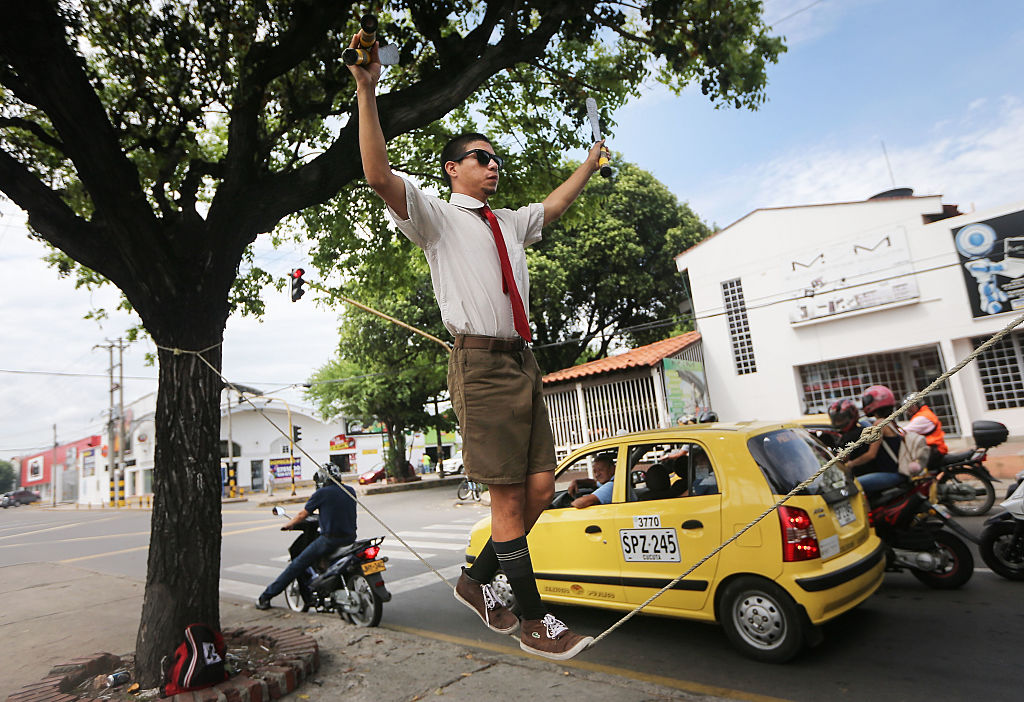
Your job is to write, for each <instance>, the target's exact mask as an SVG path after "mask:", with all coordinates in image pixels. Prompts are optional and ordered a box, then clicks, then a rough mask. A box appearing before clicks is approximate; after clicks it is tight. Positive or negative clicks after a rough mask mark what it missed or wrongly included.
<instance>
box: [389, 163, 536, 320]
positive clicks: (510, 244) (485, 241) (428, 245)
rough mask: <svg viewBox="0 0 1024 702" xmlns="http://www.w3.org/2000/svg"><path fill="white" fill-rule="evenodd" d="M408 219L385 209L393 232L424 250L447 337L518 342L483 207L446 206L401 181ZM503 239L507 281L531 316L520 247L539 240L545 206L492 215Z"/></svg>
mask: <svg viewBox="0 0 1024 702" xmlns="http://www.w3.org/2000/svg"><path fill="white" fill-rule="evenodd" d="M405 201H406V206H407V208H408V212H409V218H408V219H401V218H399V216H398V215H397V214H396V213H395V211H394V210H392V209H391V208H390V207H389V208H388V214H390V215H391V218H392V219H393V220H394V221H395V224H396V225H397V226H398V229H399V230H400V231H401V232H402V233H403V234H405V236H406V237H408V238H409V240H410V241H412V243H414V244H416V245H417V246H419V247H420V248H421V249H423V253H424V255H425V256H426V258H427V263H428V264H429V265H430V279H431V282H432V283H433V286H434V296H435V297H436V298H437V304H438V306H439V307H440V308H441V320H442V321H443V322H444V325H445V327H447V328H448V331H450V332H451V333H452V334H481V335H484V336H497V337H506V338H511V337H515V336H518V335H517V334H516V330H515V326H514V325H513V323H512V303H511V301H510V300H509V296H508V295H506V294H505V293H503V292H502V284H501V264H500V263H499V262H498V248H497V246H496V245H495V243H494V234H493V233H492V232H491V227H490V225H489V224H488V223H487V221H486V220H485V219H484V218H483V216H482V213H481V211H480V208H481V207H483V206H484V203H482V202H480V201H479V200H477V199H476V198H472V197H470V196H468V195H463V194H462V193H452V196H451V200H450V201H449V202H445V201H444V200H441V199H439V198H437V197H434V196H433V195H429V194H427V193H424V192H423V191H421V190H420V189H419V188H417V187H416V186H415V185H413V184H412V183H410V182H409V181H405ZM494 216H495V217H496V218H497V219H498V225H499V226H500V227H501V234H502V236H503V237H504V239H505V248H506V249H507V250H508V258H509V263H511V264H512V275H513V276H514V277H515V280H516V286H517V287H518V288H519V296H520V297H521V298H522V299H523V305H524V306H525V307H526V315H527V319H529V315H530V274H529V272H528V271H527V268H526V250H525V247H527V246H530V245H531V244H535V243H536V242H538V241H540V239H541V228H542V227H543V226H544V205H543V204H542V203H539V202H535V203H532V204H530V205H526V206H524V207H520V208H519V209H518V210H508V209H498V210H494Z"/></svg>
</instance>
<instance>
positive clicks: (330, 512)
mask: <svg viewBox="0 0 1024 702" xmlns="http://www.w3.org/2000/svg"><path fill="white" fill-rule="evenodd" d="M328 476H329V477H328ZM331 478H334V480H337V481H338V483H340V482H341V473H340V472H339V471H338V468H337V466H335V465H334V464H332V463H329V464H327V465H325V466H324V467H323V468H321V469H320V470H319V471H317V475H316V478H315V480H316V484H317V485H318V486H321V485H322V487H318V489H317V490H316V492H314V493H313V495H312V496H311V497H310V498H309V500H308V501H307V502H306V506H305V507H304V508H302V509H301V510H299V513H298V514H296V515H295V516H294V517H292V518H291V519H290V520H289V521H288V523H287V524H285V525H284V526H283V527H281V531H288V530H290V529H294V528H295V527H297V526H298V525H299V524H301V523H302V522H303V521H305V519H306V517H308V516H309V515H310V514H312V513H313V512H315V511H316V510H318V509H319V510H320V536H318V537H317V538H316V539H314V540H313V543H311V544H310V545H309V546H307V547H306V548H305V549H304V550H303V551H302V553H300V554H299V556H298V558H295V559H293V560H292V562H291V563H289V564H288V567H287V568H285V569H284V570H283V571H282V572H281V574H280V575H279V576H277V580H275V581H274V582H272V583H270V584H269V585H267V589H266V590H264V591H263V594H261V595H260V597H259V599H258V600H257V601H256V609H270V600H271V598H273V597H275V596H277V595H279V594H281V593H282V592H284V589H285V588H286V587H288V585H289V584H290V583H291V582H292V581H293V580H295V579H296V578H298V579H299V584H300V586H301V588H302V592H303V597H305V596H306V592H307V590H308V588H307V585H306V583H307V582H308V579H309V567H310V566H311V565H313V564H314V563H316V561H317V560H319V559H320V558H322V557H324V556H326V555H327V554H329V553H331V552H332V551H334V550H335V549H338V548H340V547H341V546H347V545H349V544H350V543H352V542H353V541H355V540H356V493H355V491H354V490H353V489H352V488H351V487H350V486H348V485H346V486H344V488H342V487H340V486H339V485H338V484H337V483H335V482H334V480H331Z"/></svg>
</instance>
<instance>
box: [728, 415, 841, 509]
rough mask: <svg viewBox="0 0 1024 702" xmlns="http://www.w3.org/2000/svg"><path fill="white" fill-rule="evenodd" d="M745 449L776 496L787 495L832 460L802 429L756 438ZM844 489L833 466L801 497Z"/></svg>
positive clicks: (839, 475)
mask: <svg viewBox="0 0 1024 702" xmlns="http://www.w3.org/2000/svg"><path fill="white" fill-rule="evenodd" d="M747 448H748V449H750V454H751V455H752V456H753V457H754V460H755V461H757V465H758V466H760V468H761V471H762V472H763V473H764V475H765V477H766V478H767V479H768V484H769V485H771V487H772V490H773V491H774V493H775V494H776V495H786V494H788V493H789V491H790V490H792V489H793V488H795V487H796V486H797V485H799V484H800V483H802V482H803V481H805V480H807V479H808V478H809V477H811V476H812V475H814V474H815V473H817V472H818V471H819V470H820V469H821V467H822V466H823V465H825V464H826V463H828V462H829V461H830V460H831V459H832V456H831V455H829V453H828V451H827V450H826V449H825V448H824V447H823V446H822V445H821V444H819V443H818V442H817V441H815V440H814V439H813V438H812V437H811V435H810V434H808V433H807V432H806V431H804V430H803V429H778V430H776V431H770V432H767V433H765V434H758V435H757V436H755V437H753V438H751V439H749V440H748V441H747ZM845 485H846V476H845V475H844V473H843V471H842V469H840V468H839V467H838V465H834V466H832V467H831V468H829V469H828V470H827V471H825V473H823V474H822V475H821V476H820V477H819V478H818V479H817V480H815V481H814V482H813V483H811V484H810V485H808V486H807V487H806V488H805V489H804V491H803V494H810V495H817V494H820V493H823V492H828V491H830V490H834V489H836V488H840V487H843V486H845Z"/></svg>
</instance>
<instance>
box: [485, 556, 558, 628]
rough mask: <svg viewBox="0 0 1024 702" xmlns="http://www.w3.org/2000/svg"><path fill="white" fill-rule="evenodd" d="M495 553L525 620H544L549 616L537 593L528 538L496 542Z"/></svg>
mask: <svg viewBox="0 0 1024 702" xmlns="http://www.w3.org/2000/svg"><path fill="white" fill-rule="evenodd" d="M494 552H495V553H496V554H497V556H498V563H499V564H500V565H501V569H502V570H503V571H505V575H506V576H507V577H508V584H509V585H510V586H511V587H512V592H513V593H514V594H515V596H516V601H517V602H518V603H519V607H520V609H521V610H522V612H523V619H543V618H544V615H545V614H547V610H546V609H545V608H544V605H543V603H541V601H540V593H539V592H537V580H536V578H535V577H534V575H533V563H532V562H531V561H530V547H529V546H527V544H526V537H525V536H520V537H519V538H518V539H512V540H511V541H495V542H494Z"/></svg>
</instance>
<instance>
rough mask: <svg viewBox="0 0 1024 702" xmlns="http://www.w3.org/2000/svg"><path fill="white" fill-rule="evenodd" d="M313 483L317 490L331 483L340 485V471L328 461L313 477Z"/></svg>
mask: <svg viewBox="0 0 1024 702" xmlns="http://www.w3.org/2000/svg"><path fill="white" fill-rule="evenodd" d="M313 482H314V483H316V486H317V487H318V488H320V487H323V486H324V485H328V484H330V483H332V482H337V483H341V469H340V468H338V466H336V465H334V464H333V463H331V462H329V461H328V462H327V463H324V464H323V465H322V466H320V469H319V470H317V472H316V475H314V476H313Z"/></svg>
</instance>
